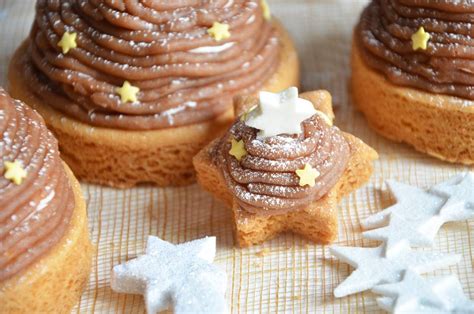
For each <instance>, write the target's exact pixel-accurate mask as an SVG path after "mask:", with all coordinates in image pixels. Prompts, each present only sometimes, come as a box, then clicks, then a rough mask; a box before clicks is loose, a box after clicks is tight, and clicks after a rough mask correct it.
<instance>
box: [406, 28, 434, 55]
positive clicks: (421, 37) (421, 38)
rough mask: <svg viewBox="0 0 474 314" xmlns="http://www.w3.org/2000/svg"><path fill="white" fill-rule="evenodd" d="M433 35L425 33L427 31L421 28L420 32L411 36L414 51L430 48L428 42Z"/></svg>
mask: <svg viewBox="0 0 474 314" xmlns="http://www.w3.org/2000/svg"><path fill="white" fill-rule="evenodd" d="M430 38H431V35H430V34H429V33H427V32H425V29H424V28H423V26H422V27H420V28H419V29H418V31H417V32H416V33H415V34H413V35H412V36H411V41H412V47H413V50H418V49H423V50H426V47H427V46H428V41H429V40H430Z"/></svg>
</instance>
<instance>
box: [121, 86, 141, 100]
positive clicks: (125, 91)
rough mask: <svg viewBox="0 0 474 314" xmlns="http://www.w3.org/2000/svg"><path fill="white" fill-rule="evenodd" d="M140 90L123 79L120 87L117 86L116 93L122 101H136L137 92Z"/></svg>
mask: <svg viewBox="0 0 474 314" xmlns="http://www.w3.org/2000/svg"><path fill="white" fill-rule="evenodd" d="M139 91H140V89H139V88H138V87H135V86H133V85H132V84H130V82H128V81H125V82H124V83H123V85H122V87H120V88H117V94H119V95H120V98H121V99H122V102H123V103H126V102H129V101H131V102H136V101H137V100H138V99H137V94H138V92H139Z"/></svg>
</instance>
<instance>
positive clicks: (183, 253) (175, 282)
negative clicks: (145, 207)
mask: <svg viewBox="0 0 474 314" xmlns="http://www.w3.org/2000/svg"><path fill="white" fill-rule="evenodd" d="M215 253H216V238H215V237H208V238H203V239H199V240H195V241H191V242H186V243H183V244H179V245H174V244H171V243H168V242H166V241H163V240H161V239H159V238H157V237H153V236H150V237H148V242H147V247H146V253H145V255H142V256H140V257H138V258H136V259H133V260H130V261H128V262H126V263H124V264H121V265H117V266H115V267H114V269H113V273H112V282H111V286H112V289H113V290H114V291H116V292H122V293H133V294H143V296H144V298H145V303H146V309H147V312H148V313H157V312H159V311H162V310H165V309H166V308H168V306H169V303H170V302H171V303H172V305H173V309H174V312H175V313H191V312H194V313H196V312H198V313H224V312H227V310H226V302H225V298H224V295H225V288H226V274H225V273H224V272H222V271H221V270H219V269H218V268H217V267H216V266H214V265H213V264H212V262H213V260H214V257H215Z"/></svg>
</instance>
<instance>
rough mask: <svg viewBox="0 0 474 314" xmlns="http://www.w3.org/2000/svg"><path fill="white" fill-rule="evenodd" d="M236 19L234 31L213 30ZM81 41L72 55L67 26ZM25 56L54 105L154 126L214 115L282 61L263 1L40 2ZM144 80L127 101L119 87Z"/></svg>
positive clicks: (106, 120)
mask: <svg viewBox="0 0 474 314" xmlns="http://www.w3.org/2000/svg"><path fill="white" fill-rule="evenodd" d="M214 22H219V23H221V24H227V25H228V26H229V32H230V37H229V38H224V39H222V40H219V41H218V40H216V39H215V38H213V36H211V35H210V34H209V33H208V30H209V29H210V28H211V27H212V26H213V24H214ZM65 32H68V33H70V34H72V33H75V34H76V35H77V38H76V44H77V47H76V48H71V49H70V51H69V52H67V53H65V54H64V53H63V52H62V49H61V48H60V47H58V43H59V42H60V40H61V38H62V36H63V34H64V33H65ZM30 39H31V40H30V45H29V52H28V56H27V58H25V59H26V60H25V63H26V64H27V66H26V67H25V68H26V72H27V73H26V76H27V77H28V79H29V80H30V85H31V87H32V89H33V90H34V91H36V92H37V95H38V96H39V97H41V98H43V99H44V101H45V103H47V104H48V105H51V106H53V107H54V108H55V109H56V110H59V111H61V112H63V113H65V114H67V115H69V116H71V117H73V118H75V119H78V120H80V121H83V122H85V123H87V124H90V125H96V126H104V127H110V128H120V129H131V130H150V129H162V128H169V127H173V126H183V125H190V124H195V123H199V122H204V121H208V120H210V119H212V118H214V117H216V116H218V115H219V114H222V113H223V112H225V111H226V110H227V109H229V108H230V107H231V102H232V101H231V100H232V97H233V96H234V95H235V94H236V93H237V92H239V93H244V94H248V93H253V92H255V91H257V90H258V89H259V88H260V87H261V86H262V84H264V83H265V81H267V80H268V79H269V78H270V77H271V76H272V74H273V73H274V72H275V70H276V67H277V65H278V60H279V56H278V51H279V42H278V38H277V34H276V30H275V28H274V27H273V24H272V22H271V21H268V20H266V19H265V18H264V16H263V11H262V6H261V1H259V0H233V1H229V0H217V1H209V0H181V1H150V0H120V1H97V0H39V1H38V2H37V5H36V20H35V22H34V25H33V27H32V30H31V35H30ZM125 81H129V82H130V83H131V84H132V86H134V87H138V88H139V89H140V91H139V92H138V94H137V101H134V102H130V101H129V102H125V103H124V102H123V101H121V98H120V96H119V95H118V94H117V88H118V87H121V86H122V85H123V83H124V82H125Z"/></svg>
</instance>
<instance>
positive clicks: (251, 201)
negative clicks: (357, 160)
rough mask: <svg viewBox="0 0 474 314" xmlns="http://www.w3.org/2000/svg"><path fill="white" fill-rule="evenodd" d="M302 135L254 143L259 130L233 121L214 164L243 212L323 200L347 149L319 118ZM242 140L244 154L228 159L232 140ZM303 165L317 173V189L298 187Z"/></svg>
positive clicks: (344, 161) (277, 210)
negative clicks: (299, 172)
mask: <svg viewBox="0 0 474 314" xmlns="http://www.w3.org/2000/svg"><path fill="white" fill-rule="evenodd" d="M302 127H303V132H302V134H300V135H294V136H292V135H278V136H272V137H268V138H263V139H258V138H257V133H258V130H256V129H254V128H251V127H249V126H247V125H246V124H245V123H244V122H242V121H240V120H239V121H238V122H236V123H235V124H234V125H233V126H232V128H231V129H230V131H229V132H228V133H227V134H226V135H225V136H224V137H223V138H222V140H221V142H220V143H219V145H218V146H217V148H216V151H215V158H214V160H215V163H216V164H218V166H219V167H220V169H221V171H222V175H223V177H224V179H225V182H226V183H227V185H228V187H229V188H230V190H231V192H232V194H233V195H234V197H235V199H236V200H237V202H238V204H239V205H240V206H241V208H242V209H244V210H246V211H248V212H250V213H254V214H259V215H270V214H281V213H285V212H289V211H293V210H298V209H302V208H305V207H306V206H308V205H309V204H310V203H311V202H313V201H316V200H318V199H320V198H322V197H323V196H325V195H326V194H327V193H328V192H329V190H331V188H332V187H333V186H334V185H335V184H336V183H337V182H338V181H339V179H340V177H341V176H342V174H343V173H344V171H345V169H346V165H347V162H348V160H349V156H350V148H349V145H348V143H347V142H346V140H345V138H344V136H343V135H342V133H341V132H340V131H339V129H337V128H336V127H332V126H329V125H328V124H326V122H325V121H324V120H323V118H321V117H320V116H319V115H317V114H316V115H313V116H312V117H311V118H309V119H307V120H305V121H304V122H303V123H302ZM231 139H236V140H243V142H244V144H245V150H246V151H247V155H246V156H245V157H243V158H242V159H241V161H240V162H239V161H238V160H237V159H236V158H235V157H233V156H231V155H230V154H229V150H230V149H231V144H230V140H231ZM306 164H309V165H311V166H312V167H313V168H315V169H316V170H318V172H319V173H320V175H319V177H317V179H316V182H315V185H314V186H313V187H310V186H307V185H306V186H303V187H302V186H300V185H299V177H298V176H297V175H296V173H295V172H296V170H298V169H302V168H304V167H305V165H306Z"/></svg>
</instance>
